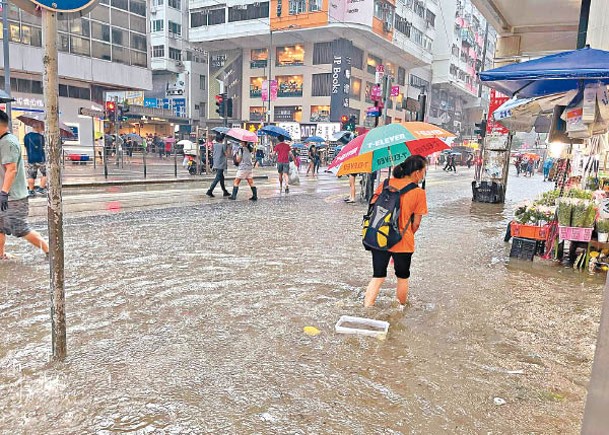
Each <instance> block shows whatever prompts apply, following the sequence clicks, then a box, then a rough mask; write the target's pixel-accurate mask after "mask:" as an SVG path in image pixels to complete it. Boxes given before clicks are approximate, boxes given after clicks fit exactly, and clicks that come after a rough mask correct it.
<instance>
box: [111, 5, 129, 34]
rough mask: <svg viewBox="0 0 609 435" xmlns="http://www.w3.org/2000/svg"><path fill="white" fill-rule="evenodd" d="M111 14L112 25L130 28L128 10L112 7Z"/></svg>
mask: <svg viewBox="0 0 609 435" xmlns="http://www.w3.org/2000/svg"><path fill="white" fill-rule="evenodd" d="M110 15H111V16H112V27H115V26H118V27H122V28H124V29H128V28H129V14H128V13H127V12H123V11H119V10H116V9H112V11H111V12H110Z"/></svg>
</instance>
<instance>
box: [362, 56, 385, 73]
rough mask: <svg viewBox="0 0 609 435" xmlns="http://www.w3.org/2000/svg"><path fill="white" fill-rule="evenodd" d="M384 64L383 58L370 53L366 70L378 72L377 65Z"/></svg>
mask: <svg viewBox="0 0 609 435" xmlns="http://www.w3.org/2000/svg"><path fill="white" fill-rule="evenodd" d="M382 64H383V60H382V59H381V58H379V57H376V56H373V55H371V54H369V55H368V61H367V62H366V71H368V72H369V73H370V74H376V67H377V65H382Z"/></svg>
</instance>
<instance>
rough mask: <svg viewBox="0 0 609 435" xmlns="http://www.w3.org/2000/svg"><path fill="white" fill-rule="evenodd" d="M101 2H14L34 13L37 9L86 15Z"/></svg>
mask: <svg viewBox="0 0 609 435" xmlns="http://www.w3.org/2000/svg"><path fill="white" fill-rule="evenodd" d="M98 2H99V0H14V1H13V3H15V4H16V5H17V6H19V7H20V8H21V9H23V10H25V11H27V12H30V13H31V12H32V11H34V10H35V9H36V8H37V7H41V8H44V9H48V10H50V11H54V12H63V13H69V12H71V13H76V14H77V15H84V14H86V13H87V12H89V11H90V10H91V9H93V8H94V7H95V6H97V3H98Z"/></svg>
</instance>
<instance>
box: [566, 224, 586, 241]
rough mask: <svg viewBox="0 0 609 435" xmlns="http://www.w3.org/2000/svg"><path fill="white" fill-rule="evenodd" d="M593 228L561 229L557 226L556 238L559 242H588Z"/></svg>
mask: <svg viewBox="0 0 609 435" xmlns="http://www.w3.org/2000/svg"><path fill="white" fill-rule="evenodd" d="M593 230H594V228H579V227H563V226H562V225H559V226H558V238H559V239H560V240H572V241H574V242H589V241H590V240H592V231H593Z"/></svg>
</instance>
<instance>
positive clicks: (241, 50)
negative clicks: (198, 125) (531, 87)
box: [189, 0, 439, 134]
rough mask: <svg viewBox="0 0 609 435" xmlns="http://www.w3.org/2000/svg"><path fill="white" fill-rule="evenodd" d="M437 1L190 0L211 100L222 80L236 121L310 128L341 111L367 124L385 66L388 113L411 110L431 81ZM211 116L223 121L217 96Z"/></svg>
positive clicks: (409, 114)
mask: <svg viewBox="0 0 609 435" xmlns="http://www.w3.org/2000/svg"><path fill="white" fill-rule="evenodd" d="M438 9H439V8H438V4H437V3H436V2H435V1H432V0H428V1H427V3H426V4H422V3H420V2H419V3H417V6H416V7H415V5H414V3H413V2H410V1H404V0H398V1H396V0H360V1H358V2H351V3H348V4H347V3H346V2H345V1H343V0H270V1H252V0H245V1H243V0H226V1H223V2H219V1H216V0H190V3H189V14H190V30H189V32H190V35H189V36H190V41H191V43H195V42H197V43H200V44H201V46H202V47H205V49H207V50H208V51H209V56H210V57H209V87H208V92H209V95H208V99H210V101H211V100H212V99H213V96H214V95H215V94H218V93H219V92H220V89H221V86H224V89H225V90H226V91H227V93H228V96H229V97H231V98H233V107H234V110H233V118H234V120H238V121H249V122H262V121H271V122H290V121H291V122H298V123H301V124H302V125H303V127H302V128H303V129H305V130H306V128H307V126H315V124H318V123H326V122H337V121H339V120H340V118H341V116H344V115H354V116H355V117H356V118H357V120H358V124H360V125H361V124H366V123H371V122H373V121H372V119H373V118H370V117H367V116H366V112H367V108H369V107H370V106H372V105H373V103H372V94H373V88H374V86H375V73H376V72H377V67H379V66H381V65H382V66H383V67H384V70H385V74H387V75H389V76H390V77H391V78H392V82H391V85H393V86H396V87H397V88H395V89H394V93H395V94H396V95H395V96H393V97H389V98H388V101H387V103H388V104H387V107H386V109H387V112H386V114H387V119H386V121H387V122H391V121H395V120H400V121H401V120H408V119H414V116H415V115H416V112H417V110H418V96H419V94H420V93H421V92H422V91H425V90H427V92H429V90H430V89H429V83H430V82H431V68H430V65H431V62H432V53H431V48H432V42H433V39H434V36H435V35H436V33H437V32H436V30H435V27H436V21H435V17H436V15H437V13H438ZM381 68H382V67H381ZM269 78H270V79H272V80H276V82H277V89H276V99H275V98H274V90H273V89H272V87H271V90H270V92H268V94H270V96H271V101H270V102H269V101H268V98H265V99H263V83H264V81H265V80H268V79H269ZM269 103H270V104H269ZM269 105H270V107H269ZM208 117H209V120H210V121H212V122H213V121H214V119H215V120H216V121H217V122H219V119H218V118H217V115H216V113H215V105H209V106H208ZM305 134H306V133H305Z"/></svg>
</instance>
